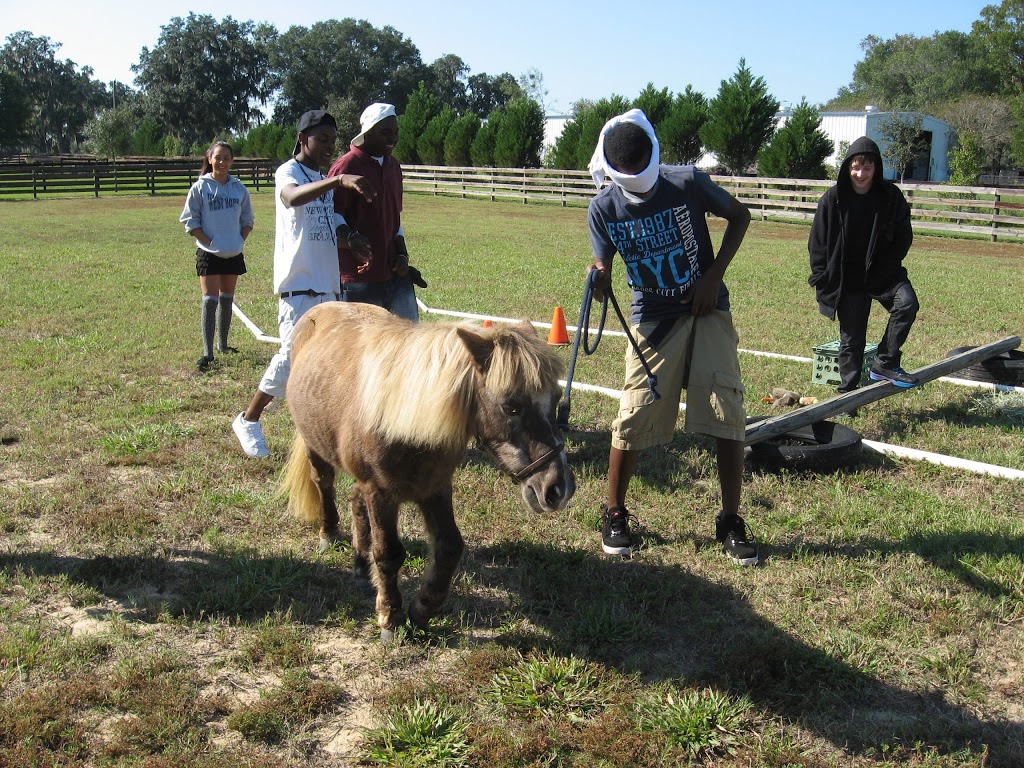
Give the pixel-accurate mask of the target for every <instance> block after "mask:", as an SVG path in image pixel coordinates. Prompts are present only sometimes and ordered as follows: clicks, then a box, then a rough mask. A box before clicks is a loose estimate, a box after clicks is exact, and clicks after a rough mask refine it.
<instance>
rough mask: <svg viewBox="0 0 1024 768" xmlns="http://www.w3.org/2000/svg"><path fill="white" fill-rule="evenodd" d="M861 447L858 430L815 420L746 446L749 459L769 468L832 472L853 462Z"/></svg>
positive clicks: (856, 458)
mask: <svg viewBox="0 0 1024 768" xmlns="http://www.w3.org/2000/svg"><path fill="white" fill-rule="evenodd" d="M752 421H758V419H753V420H752ZM863 448H864V445H863V443H862V442H861V437H860V433H858V432H856V431H855V430H853V429H850V428H849V427H847V426H846V425H845V424H837V423H836V422H834V421H818V422H815V423H814V424H811V425H809V426H806V427H801V428H800V429H794V430H793V431H791V432H786V433H785V434H782V435H779V436H778V437H773V438H770V439H768V440H763V441H761V442H759V443H754V444H753V445H752V446H750V461H751V463H752V464H753V465H754V466H757V467H759V468H762V469H769V470H780V469H789V470H792V471H794V472H835V471H836V470H839V469H843V468H844V467H849V466H852V465H853V464H856V463H857V462H858V461H859V460H860V456H861V453H862V452H863Z"/></svg>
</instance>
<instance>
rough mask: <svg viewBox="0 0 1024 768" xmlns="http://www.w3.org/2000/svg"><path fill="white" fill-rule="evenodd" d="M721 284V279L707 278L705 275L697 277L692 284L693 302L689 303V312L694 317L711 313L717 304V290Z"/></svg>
mask: <svg viewBox="0 0 1024 768" xmlns="http://www.w3.org/2000/svg"><path fill="white" fill-rule="evenodd" d="M721 286H722V281H721V280H715V279H714V278H709V277H708V276H707V275H704V276H702V277H699V278H698V279H697V282H696V284H695V285H694V286H693V303H692V304H691V305H690V313H691V314H692V315H693V316H694V317H701V316H702V315H708V314H711V313H712V312H713V311H714V309H715V307H716V306H717V305H718V291H719V289H720V288H721Z"/></svg>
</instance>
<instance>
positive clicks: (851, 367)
mask: <svg viewBox="0 0 1024 768" xmlns="http://www.w3.org/2000/svg"><path fill="white" fill-rule="evenodd" d="M872 300H874V301H877V302H878V303H879V304H881V305H882V307H884V308H885V311H886V312H888V313H889V322H888V323H887V324H886V326H885V333H883V334H882V340H881V341H879V342H878V353H877V355H878V356H877V358H876V362H877V364H878V366H879V367H881V368H896V367H898V366H899V364H900V359H901V357H902V349H903V344H904V343H905V342H906V340H907V336H909V335H910V328H911V326H912V325H913V324H914V320H915V319H916V318H917V310H918V308H919V305H918V303H917V294H916V293H914V286H912V285H911V284H910V283H909V282H902V283H897V284H896V285H894V286H893V287H892V288H890V289H889V290H887V291H885V292H884V293H877V294H876V293H867V292H865V293H844V294H843V295H842V296H841V297H840V299H839V306H838V307H837V309H836V314H837V315H838V317H839V378H840V384H839V388H838V391H839V392H851V391H853V390H855V389H857V387H859V386H860V376H861V370H862V369H863V367H864V344H865V343H866V342H867V332H868V316H869V315H870V314H871V302H872Z"/></svg>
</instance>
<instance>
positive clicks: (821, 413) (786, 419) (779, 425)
mask: <svg viewBox="0 0 1024 768" xmlns="http://www.w3.org/2000/svg"><path fill="white" fill-rule="evenodd" d="M1019 346H1020V336H1007V337H1006V338H1005V339H1001V340H1000V341H993V342H992V343H990V344H984V345H982V346H980V347H975V348H974V349H970V350H968V351H966V352H961V353H960V354H959V355H953V357H947V358H946V359H944V360H940V361H939V362H937V363H932V364H931V365H926V366H924V367H923V368H918V369H917V370H916V371H911V372H910V373H912V374H913V375H914V376H917V378H918V379H920V381H921V383H922V384H926V383H927V382H929V381H934V380H935V379H938V378H940V377H942V376H948V375H949V374H951V373H953V372H955V371H959V370H961V369H963V368H966V367H967V366H969V365H972V364H974V363H976V362H978V361H980V360H987V359H988V358H990V357H995V356H996V355H999V354H1002V353H1003V352H1008V351H1010V350H1011V349H1016V348H1017V347H1019ZM906 391H907V390H906V389H901V388H899V387H897V386H896V385H895V384H891V383H889V382H888V381H876V382H875V383H873V384H869V385H868V386H866V387H861V388H860V389H855V390H854V391H853V392H847V393H845V394H842V395H836V396H835V397H832V398H829V399H828V400H824V401H822V402H820V403H817V404H815V405H809V406H807V407H805V408H800V409H799V410H796V411H791V412H790V413H784V414H782V415H781V416H772V417H771V418H768V419H764V420H762V421H756V422H754V423H753V424H750V425H748V426H747V431H746V438H745V440H744V442H745V444H746V445H754V444H755V443H760V442H763V441H764V440H770V439H771V438H773V437H778V436H779V435H784V434H785V433H787V432H791V431H793V430H794V429H799V428H800V427H806V426H807V425H809V424H814V423H815V422H818V421H824V420H825V419H827V418H828V417H829V416H835V415H836V414H838V413H847V412H849V411H852V410H853V409H854V408H860V407H861V406H862V405H867V404H868V403H873V402H875V401H876V400H881V399H882V398H885V397H889V396H890V395H896V394H899V393H900V392H906Z"/></svg>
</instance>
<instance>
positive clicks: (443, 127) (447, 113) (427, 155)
mask: <svg viewBox="0 0 1024 768" xmlns="http://www.w3.org/2000/svg"><path fill="white" fill-rule="evenodd" d="M454 122H455V112H453V111H452V110H451V109H450V108H448V107H445V108H444V109H442V110H441V112H440V113H439V114H437V115H435V116H434V117H433V118H432V119H431V121H430V122H429V123H427V127H426V128H424V129H423V133H421V134H420V137H419V138H418V139H417V140H416V154H417V155H419V156H420V162H421V163H423V164H424V165H442V164H444V140H445V138H446V137H447V136H448V131H449V129H450V128H451V127H452V123H454Z"/></svg>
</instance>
